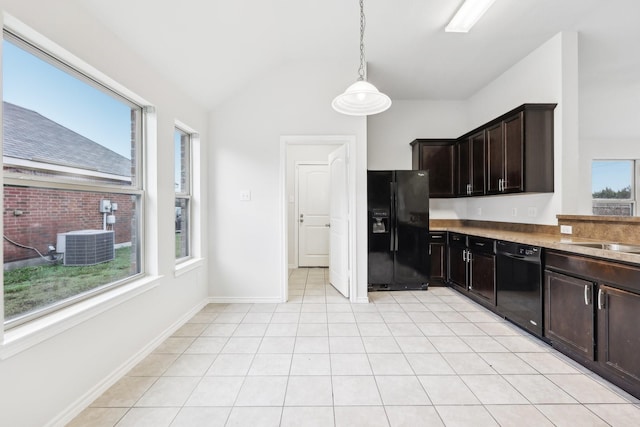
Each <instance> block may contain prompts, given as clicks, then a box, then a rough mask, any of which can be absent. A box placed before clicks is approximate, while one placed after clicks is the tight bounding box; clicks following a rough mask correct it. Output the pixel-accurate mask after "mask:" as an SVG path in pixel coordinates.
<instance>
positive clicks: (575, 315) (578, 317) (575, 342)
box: [544, 270, 594, 360]
mask: <svg viewBox="0 0 640 427" xmlns="http://www.w3.org/2000/svg"><path fill="white" fill-rule="evenodd" d="M593 289H594V284H593V282H589V281H587V280H582V279H578V278H576V277H572V276H567V275H566V274H561V273H556V272H553V271H549V270H547V271H546V272H545V289H544V293H545V305H544V324H545V327H544V331H545V336H546V337H547V338H548V339H549V340H550V341H551V344H552V345H553V346H554V347H557V348H559V349H560V350H565V351H567V350H568V351H570V352H572V353H575V354H577V355H580V356H581V357H582V358H585V359H587V360H594V334H593V331H594V310H593Z"/></svg>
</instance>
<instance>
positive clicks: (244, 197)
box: [240, 190, 251, 202]
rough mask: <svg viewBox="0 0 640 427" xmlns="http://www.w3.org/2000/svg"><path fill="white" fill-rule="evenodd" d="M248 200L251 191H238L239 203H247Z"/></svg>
mask: <svg viewBox="0 0 640 427" xmlns="http://www.w3.org/2000/svg"><path fill="white" fill-rule="evenodd" d="M249 200H251V191H249V190H242V191H240V201H242V202H248V201H249Z"/></svg>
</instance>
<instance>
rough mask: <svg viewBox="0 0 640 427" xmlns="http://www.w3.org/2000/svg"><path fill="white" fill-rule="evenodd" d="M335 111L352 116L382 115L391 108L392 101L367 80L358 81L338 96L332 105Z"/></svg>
mask: <svg viewBox="0 0 640 427" xmlns="http://www.w3.org/2000/svg"><path fill="white" fill-rule="evenodd" d="M331 106H332V107H333V109H334V110H336V111H337V112H339V113H342V114H347V115H350V116H368V115H371V114H378V113H382V112H383V111H385V110H387V109H388V108H389V107H391V99H389V97H388V96H387V95H385V94H384V93H382V92H380V91H379V90H378V89H377V88H376V87H375V86H374V85H372V84H371V83H369V82H368V81H366V80H358V81H357V82H355V83H354V84H352V85H351V86H349V87H348V88H347V90H345V91H344V93H342V94H340V95H338V96H336V97H335V98H334V99H333V102H332V103H331Z"/></svg>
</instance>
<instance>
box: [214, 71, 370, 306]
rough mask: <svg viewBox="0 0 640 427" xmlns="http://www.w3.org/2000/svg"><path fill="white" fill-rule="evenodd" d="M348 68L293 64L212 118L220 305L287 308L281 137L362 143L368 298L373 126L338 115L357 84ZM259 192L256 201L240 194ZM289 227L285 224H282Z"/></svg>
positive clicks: (361, 230)
mask: <svg viewBox="0 0 640 427" xmlns="http://www.w3.org/2000/svg"><path fill="white" fill-rule="evenodd" d="M349 71H350V68H349V66H348V65H345V64H332V63H326V62H322V63H295V64H286V65H284V66H282V67H281V68H279V69H277V70H273V72H272V73H271V74H269V75H265V76H263V78H261V79H260V80H259V81H255V82H253V83H252V84H251V85H250V86H248V87H247V88H246V89H245V90H243V91H241V92H240V93H238V94H236V96H235V97H234V98H232V99H230V100H228V101H227V102H226V103H224V104H222V105H221V106H220V107H218V108H216V109H215V110H214V111H213V112H212V114H211V120H210V123H211V135H212V141H213V146H212V147H211V148H212V149H211V150H210V157H209V165H210V166H209V167H210V201H211V209H210V215H209V226H210V237H211V241H210V255H211V259H212V262H211V264H210V281H209V283H210V284H209V292H210V295H211V296H212V297H213V298H214V299H215V300H216V301H279V300H280V298H281V296H280V295H281V290H282V289H283V286H284V281H285V280H286V278H285V277H281V274H280V273H281V269H282V266H283V265H285V263H286V262H287V259H284V258H283V257H282V256H283V254H284V253H285V252H286V251H285V250H284V248H283V247H282V246H283V245H285V244H286V243H285V242H283V241H282V237H283V232H284V228H281V227H280V226H279V224H281V222H282V211H283V209H284V207H281V206H280V182H279V180H280V171H281V169H280V168H281V165H280V137H281V136H284V135H353V136H355V137H356V145H357V148H356V153H354V154H355V159H356V160H355V161H356V164H355V168H356V173H357V175H356V181H357V182H356V185H357V186H358V188H359V189H360V190H359V191H358V192H357V194H356V198H357V206H358V208H357V211H356V215H357V217H358V218H359V220H358V224H357V227H358V230H357V233H358V237H357V241H356V245H357V247H356V250H357V251H358V254H359V256H358V258H357V263H358V265H357V266H356V271H357V280H358V282H357V283H358V289H359V291H358V294H359V295H360V296H363V297H366V248H367V243H366V242H367V240H366V151H367V149H366V123H365V119H364V118H362V117H350V116H344V115H341V114H338V113H336V112H335V111H333V110H332V109H331V100H332V98H333V97H334V96H335V95H337V94H338V93H341V92H342V91H344V89H345V88H346V86H347V85H349V84H351V83H352V80H353V76H352V73H350V72H349ZM243 189H248V190H251V194H252V200H251V201H250V202H240V201H239V197H238V195H239V191H240V190H243ZM282 227H284V224H283V225H282Z"/></svg>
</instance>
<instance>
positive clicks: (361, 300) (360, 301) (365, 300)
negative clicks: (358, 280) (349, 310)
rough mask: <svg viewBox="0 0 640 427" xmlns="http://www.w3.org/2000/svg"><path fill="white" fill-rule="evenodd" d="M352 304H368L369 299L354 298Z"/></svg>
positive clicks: (366, 297)
mask: <svg viewBox="0 0 640 427" xmlns="http://www.w3.org/2000/svg"><path fill="white" fill-rule="evenodd" d="M351 302H352V303H354V304H369V302H370V301H369V297H368V296H365V297H357V298H355V300H352V301H351Z"/></svg>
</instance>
